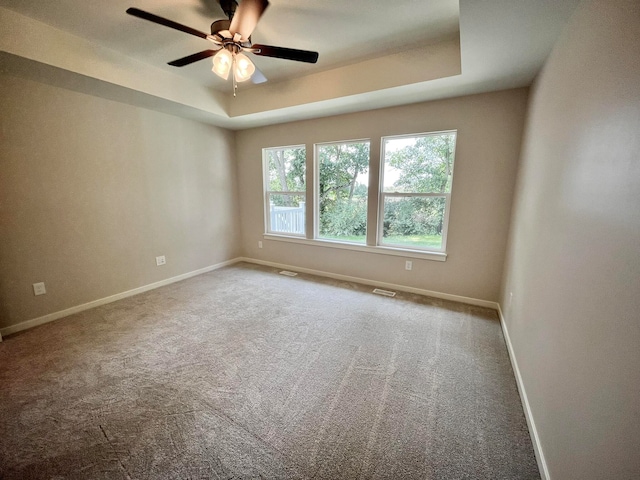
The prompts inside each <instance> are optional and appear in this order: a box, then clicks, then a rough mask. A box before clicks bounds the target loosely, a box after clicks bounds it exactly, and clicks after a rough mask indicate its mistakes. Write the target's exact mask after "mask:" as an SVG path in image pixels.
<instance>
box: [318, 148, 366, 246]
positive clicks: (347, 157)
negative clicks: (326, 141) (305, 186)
mask: <svg viewBox="0 0 640 480" xmlns="http://www.w3.org/2000/svg"><path fill="white" fill-rule="evenodd" d="M317 155H318V159H317V160H318V174H319V175H318V177H319V178H318V196H319V201H318V206H319V210H320V211H319V236H320V238H326V239H332V240H343V241H347V242H357V243H365V242H366V239H365V237H366V234H367V189H368V185H369V142H357V143H340V144H331V145H319V146H318V149H317Z"/></svg>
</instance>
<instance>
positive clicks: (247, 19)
mask: <svg viewBox="0 0 640 480" xmlns="http://www.w3.org/2000/svg"><path fill="white" fill-rule="evenodd" d="M268 6H269V2H268V1H267V0H242V1H241V2H240V5H238V8H237V9H236V13H235V14H234V15H233V19H231V26H230V27H229V31H230V32H231V34H232V35H234V34H236V33H239V34H240V35H242V39H243V40H245V41H246V40H248V39H249V37H250V36H251V33H252V32H253V30H254V29H255V28H256V25H257V24H258V20H260V17H261V16H262V14H263V13H264V11H265V10H266V9H267V7H268Z"/></svg>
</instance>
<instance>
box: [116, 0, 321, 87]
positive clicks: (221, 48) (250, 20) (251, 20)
mask: <svg viewBox="0 0 640 480" xmlns="http://www.w3.org/2000/svg"><path fill="white" fill-rule="evenodd" d="M220 6H221V7H222V9H223V11H224V12H225V14H226V15H227V17H228V20H217V21H215V22H213V23H212V24H211V34H208V33H205V32H201V31H200V30H196V29H195V28H191V27H188V26H186V25H182V24H181V23H177V22H174V21H173V20H168V19H166V18H163V17H159V16H157V15H154V14H153V13H149V12H145V11H143V10H140V9H138V8H133V7H132V8H129V9H127V13H128V14H129V15H133V16H134V17H138V18H142V19H143V20H148V21H150V22H153V23H157V24H159V25H164V26H165V27H169V28H173V29H175V30H179V31H181V32H184V33H188V34H190V35H194V36H196V37H200V38H203V39H205V40H209V41H210V42H212V43H213V44H214V47H213V48H212V49H209V50H203V51H202V52H198V53H194V54H193V55H188V56H186V57H183V58H179V59H177V60H173V61H171V62H169V65H172V66H174V67H184V66H185V65H189V64H191V63H194V62H197V61H200V60H204V59H205V58H209V57H213V68H212V71H213V72H214V73H215V74H216V75H218V76H219V77H221V78H223V79H225V80H226V79H227V78H229V73H230V72H231V73H232V75H233V95H234V96H235V94H236V88H237V82H244V81H246V80H249V79H250V78H251V79H252V80H253V83H263V82H266V81H267V79H266V78H265V76H264V75H263V74H262V72H260V71H259V70H257V69H256V67H255V65H254V64H253V62H252V61H251V60H250V59H249V57H247V56H246V55H245V54H244V53H243V52H248V53H253V54H254V55H260V56H263V57H275V58H283V59H285V60H294V61H297V62H307V63H316V62H317V61H318V52H311V51H308V50H297V49H294V48H284V47H275V46H273V45H262V44H258V43H256V44H252V43H251V33H252V32H253V30H254V29H255V27H256V25H257V24H258V20H260V17H261V16H262V14H263V13H264V11H265V10H266V9H267V7H268V6H269V2H268V1H267V0H242V1H241V2H240V4H239V5H238V4H237V2H236V0H220Z"/></svg>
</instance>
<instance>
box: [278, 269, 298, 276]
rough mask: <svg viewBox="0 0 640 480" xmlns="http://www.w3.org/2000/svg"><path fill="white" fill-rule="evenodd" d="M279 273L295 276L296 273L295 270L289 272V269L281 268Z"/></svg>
mask: <svg viewBox="0 0 640 480" xmlns="http://www.w3.org/2000/svg"><path fill="white" fill-rule="evenodd" d="M280 275H286V276H287V277H295V276H297V275H298V274H297V273H296V272H290V271H289V270H282V271H281V272H280Z"/></svg>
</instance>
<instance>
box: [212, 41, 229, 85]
mask: <svg viewBox="0 0 640 480" xmlns="http://www.w3.org/2000/svg"><path fill="white" fill-rule="evenodd" d="M232 64H233V56H232V55H231V52H230V51H229V50H227V49H226V48H222V49H220V50H219V51H218V53H216V54H215V55H214V56H213V68H212V69H211V71H212V72H213V73H215V74H216V75H218V76H219V77H220V78H223V79H224V80H226V79H227V78H229V72H230V71H231V65H232Z"/></svg>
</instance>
